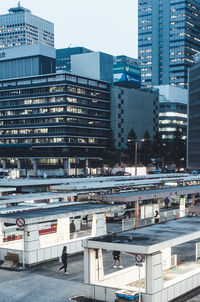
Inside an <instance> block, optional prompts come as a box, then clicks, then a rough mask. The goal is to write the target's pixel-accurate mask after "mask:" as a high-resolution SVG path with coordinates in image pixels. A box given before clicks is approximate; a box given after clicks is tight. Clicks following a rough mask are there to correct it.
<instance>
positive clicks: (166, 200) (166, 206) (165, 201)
mask: <svg viewBox="0 0 200 302" xmlns="http://www.w3.org/2000/svg"><path fill="white" fill-rule="evenodd" d="M164 203H165V208H166V209H168V207H169V198H168V197H166V198H165V199H164Z"/></svg>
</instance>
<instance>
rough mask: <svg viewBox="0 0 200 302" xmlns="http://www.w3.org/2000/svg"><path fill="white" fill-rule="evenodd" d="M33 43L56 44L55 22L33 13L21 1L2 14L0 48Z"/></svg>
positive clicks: (0, 19) (0, 20)
mask: <svg viewBox="0 0 200 302" xmlns="http://www.w3.org/2000/svg"><path fill="white" fill-rule="evenodd" d="M31 44H46V45H49V46H54V24H53V23H51V22H49V21H46V20H44V19H42V18H39V17H37V16H34V15H32V14H31V11H30V10H29V9H26V8H24V7H22V6H21V5H20V2H19V3H18V7H15V8H10V9H9V13H8V14H5V15H1V16H0V49H4V48H9V47H16V46H22V45H31Z"/></svg>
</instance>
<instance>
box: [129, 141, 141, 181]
mask: <svg viewBox="0 0 200 302" xmlns="http://www.w3.org/2000/svg"><path fill="white" fill-rule="evenodd" d="M139 141H141V142H144V141H145V139H144V138H142V139H139ZM127 142H129V143H130V142H135V175H137V157H138V140H137V139H131V138H129V139H128V140H127Z"/></svg>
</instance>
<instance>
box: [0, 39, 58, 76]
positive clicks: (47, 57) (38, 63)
mask: <svg viewBox="0 0 200 302" xmlns="http://www.w3.org/2000/svg"><path fill="white" fill-rule="evenodd" d="M55 71H56V51H55V48H53V47H50V46H48V45H44V44H34V45H26V46H19V47H15V48H8V49H4V50H1V51H0V80H6V79H9V78H20V77H29V76H35V75H40V74H49V73H55Z"/></svg>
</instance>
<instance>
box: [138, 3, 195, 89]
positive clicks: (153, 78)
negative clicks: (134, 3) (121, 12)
mask: <svg viewBox="0 0 200 302" xmlns="http://www.w3.org/2000/svg"><path fill="white" fill-rule="evenodd" d="M138 16H139V18H138V56H139V59H140V62H141V76H142V84H143V85H145V86H149V87H151V86H155V85H166V84H167V85H168V84H169V85H176V86H178V87H181V88H187V72H188V67H190V66H191V65H192V64H193V62H194V59H193V57H194V54H195V53H197V52H199V51H200V22H199V20H200V1H199V0H182V1H178V0H139V1H138Z"/></svg>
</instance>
